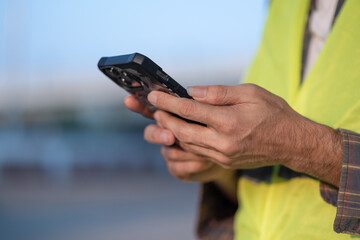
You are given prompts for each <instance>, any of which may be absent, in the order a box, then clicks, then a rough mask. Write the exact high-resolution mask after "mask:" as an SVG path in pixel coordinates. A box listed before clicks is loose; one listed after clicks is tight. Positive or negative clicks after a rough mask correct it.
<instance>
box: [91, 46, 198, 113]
mask: <svg viewBox="0 0 360 240" xmlns="http://www.w3.org/2000/svg"><path fill="white" fill-rule="evenodd" d="M98 67H99V69H100V70H101V71H102V72H103V73H104V74H105V75H106V76H108V77H109V78H110V79H111V80H112V81H113V82H115V83H116V84H117V85H119V86H120V87H122V88H123V89H125V90H126V91H128V92H129V93H130V94H132V95H134V96H135V97H136V98H137V99H139V100H140V101H141V102H142V103H144V104H145V105H146V106H147V107H148V108H150V109H151V110H153V111H154V110H156V108H155V107H154V106H153V105H151V104H150V103H149V102H148V100H147V95H148V94H149V93H150V92H151V91H154V90H156V91H163V92H166V93H169V94H171V95H174V96H177V97H185V98H190V99H192V97H190V96H189V94H188V93H187V91H186V89H185V88H183V87H182V86H181V85H180V84H179V83H177V82H176V81H175V80H174V79H173V78H171V77H170V76H169V75H168V74H166V73H165V72H164V71H163V70H162V69H161V67H159V66H158V65H157V64H156V63H154V62H153V61H152V60H151V59H150V58H148V57H146V56H144V55H142V54H140V53H133V54H127V55H120V56H114V57H102V58H101V59H100V60H99V63H98Z"/></svg>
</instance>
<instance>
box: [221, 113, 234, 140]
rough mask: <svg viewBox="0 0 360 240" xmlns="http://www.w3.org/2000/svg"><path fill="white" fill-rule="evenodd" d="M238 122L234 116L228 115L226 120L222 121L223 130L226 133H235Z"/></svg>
mask: <svg viewBox="0 0 360 240" xmlns="http://www.w3.org/2000/svg"><path fill="white" fill-rule="evenodd" d="M237 125H238V122H237V120H236V119H235V118H234V117H231V116H228V117H227V118H226V121H222V126H221V130H222V132H223V133H225V134H226V135H230V134H233V133H234V131H235V129H236V128H237Z"/></svg>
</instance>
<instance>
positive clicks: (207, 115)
mask: <svg viewBox="0 0 360 240" xmlns="http://www.w3.org/2000/svg"><path fill="white" fill-rule="evenodd" d="M189 93H190V95H192V96H193V97H194V99H195V100H197V101H193V100H189V99H184V98H177V97H173V96H171V95H168V94H166V93H162V92H152V93H150V94H149V96H148V100H149V101H150V102H151V103H152V104H153V105H154V106H156V107H157V108H159V109H162V110H164V111H157V112H156V113H155V115H154V118H155V119H156V120H157V122H158V124H159V125H160V126H161V127H162V128H165V129H168V130H170V131H171V132H172V133H173V137H175V138H176V139H178V140H179V142H180V146H181V148H182V149H184V150H185V151H186V152H191V153H194V154H196V155H198V156H203V157H204V158H206V159H210V160H211V161H213V162H215V163H217V164H219V165H221V166H223V167H224V168H229V169H244V168H257V167H262V166H270V165H276V164H282V165H285V166H287V167H289V168H291V169H293V170H295V171H298V172H303V173H307V174H309V175H312V176H315V177H318V178H319V179H321V180H323V181H326V182H329V183H331V184H333V185H335V186H338V185H339V181H340V171H341V155H342V146H341V136H340V134H339V133H338V132H337V131H335V130H333V129H331V128H329V127H327V126H324V125H321V124H317V123H315V122H312V121H310V120H309V119H306V118H305V117H303V116H301V115H300V114H298V113H297V112H295V111H294V110H293V109H292V108H291V107H290V106H289V105H288V104H287V103H286V102H285V101H284V100H283V99H282V98H280V97H278V96H276V95H274V94H272V93H270V92H268V91H266V90H265V89H263V88H260V87H258V86H256V85H253V84H242V85H237V86H204V87H193V88H190V89H189ZM165 111H166V112H165ZM167 112H172V113H175V114H177V115H179V116H181V117H183V118H186V119H190V120H193V121H197V122H201V123H204V124H206V125H207V126H206V127H204V126H200V125H197V124H191V123H187V122H185V121H183V120H181V119H179V118H177V117H174V116H173V115H171V114H169V113H167Z"/></svg>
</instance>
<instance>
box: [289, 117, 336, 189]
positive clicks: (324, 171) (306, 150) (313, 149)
mask: <svg viewBox="0 0 360 240" xmlns="http://www.w3.org/2000/svg"><path fill="white" fill-rule="evenodd" d="M301 125H302V126H301V128H299V129H298V130H297V131H298V132H296V133H295V136H296V137H295V146H293V148H292V154H293V156H292V157H291V158H290V160H289V161H287V162H286V164H284V165H285V166H286V167H288V168H291V169H293V170H294V171H297V172H302V173H305V174H308V175H310V176H313V177H316V178H318V179H320V180H321V181H324V182H327V183H329V184H331V185H333V186H335V187H339V185H340V176H341V166H342V138H341V133H340V132H339V131H337V130H334V129H332V128H330V127H328V126H325V125H322V124H318V123H314V122H312V121H310V120H308V119H305V121H303V122H302V124H301Z"/></svg>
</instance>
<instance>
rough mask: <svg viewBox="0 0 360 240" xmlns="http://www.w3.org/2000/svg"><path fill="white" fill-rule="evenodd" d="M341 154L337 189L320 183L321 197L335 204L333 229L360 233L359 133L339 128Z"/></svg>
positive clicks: (340, 231) (339, 231) (341, 231)
mask: <svg viewBox="0 0 360 240" xmlns="http://www.w3.org/2000/svg"><path fill="white" fill-rule="evenodd" d="M339 130H340V132H341V136H342V146H343V156H342V168H341V179H340V186H339V189H337V188H335V187H333V186H331V185H328V184H326V183H323V182H321V183H320V193H321V196H322V198H323V199H324V200H325V201H326V202H328V203H330V204H332V205H334V206H337V213H336V218H335V222H334V230H335V232H338V233H348V234H355V235H360V134H358V133H355V132H352V131H349V130H345V129H339Z"/></svg>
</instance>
